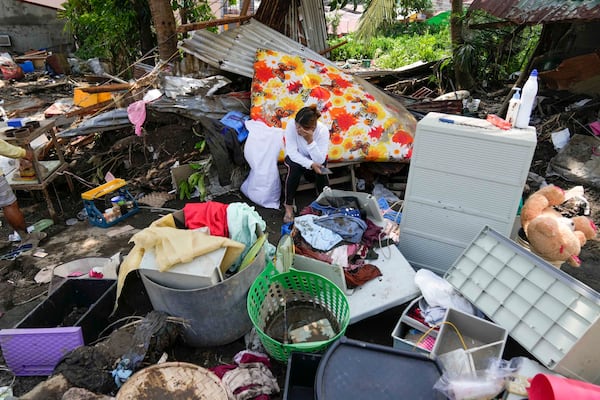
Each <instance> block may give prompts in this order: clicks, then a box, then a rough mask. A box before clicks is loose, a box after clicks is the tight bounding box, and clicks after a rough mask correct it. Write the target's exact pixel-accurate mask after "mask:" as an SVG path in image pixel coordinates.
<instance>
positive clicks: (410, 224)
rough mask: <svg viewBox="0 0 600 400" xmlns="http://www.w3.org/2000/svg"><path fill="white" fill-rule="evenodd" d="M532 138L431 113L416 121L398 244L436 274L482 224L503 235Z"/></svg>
mask: <svg viewBox="0 0 600 400" xmlns="http://www.w3.org/2000/svg"><path fill="white" fill-rule="evenodd" d="M536 144H537V136H536V132H535V128H533V127H529V128H525V129H511V130H502V129H500V128H497V127H495V126H494V125H492V124H491V123H489V122H487V121H486V120H483V119H477V118H470V117H463V116H456V115H448V114H442V113H434V112H431V113H429V114H427V115H426V116H425V117H424V118H423V119H422V120H421V121H419V122H418V124H417V129H416V133H415V142H414V147H413V154H412V158H411V161H410V168H409V172H408V182H407V186H406V192H405V197H404V205H403V210H402V220H401V222H400V241H399V243H398V247H399V249H400V251H401V252H402V254H403V255H404V257H405V258H406V259H407V260H408V261H409V263H410V264H411V265H412V266H413V267H414V268H416V269H419V268H427V269H430V270H432V271H434V272H436V273H438V274H440V275H443V274H444V273H445V272H446V270H448V268H450V266H452V264H453V263H454V261H455V260H456V259H457V258H458V257H459V256H460V255H461V254H462V252H463V250H464V249H465V248H466V247H467V246H468V245H469V243H471V241H472V240H473V239H474V238H475V237H476V236H477V235H478V234H479V232H481V230H482V229H483V227H484V226H489V227H491V228H493V229H494V230H496V231H497V232H499V233H501V234H503V235H505V236H507V237H508V236H510V234H511V232H512V230H513V226H514V224H515V219H516V217H517V211H518V207H519V202H520V200H521V196H522V193H523V187H524V185H525V182H526V180H527V175H528V173H529V169H530V165H531V161H532V159H533V153H534V151H535V147H536Z"/></svg>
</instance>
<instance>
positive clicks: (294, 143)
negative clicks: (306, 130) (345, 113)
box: [284, 118, 329, 169]
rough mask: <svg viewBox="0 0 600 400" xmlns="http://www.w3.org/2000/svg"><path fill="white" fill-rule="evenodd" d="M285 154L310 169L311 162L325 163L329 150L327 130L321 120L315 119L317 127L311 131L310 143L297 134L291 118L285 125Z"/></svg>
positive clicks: (294, 123)
mask: <svg viewBox="0 0 600 400" xmlns="http://www.w3.org/2000/svg"><path fill="white" fill-rule="evenodd" d="M284 135H285V154H286V155H287V156H288V157H289V158H290V159H291V160H292V161H293V162H295V163H296V164H300V165H302V166H303V167H304V168H306V169H310V168H311V166H312V163H313V162H315V163H317V164H319V165H322V164H324V163H325V160H326V158H327V152H328V151H329V130H328V129H327V127H326V126H325V125H323V124H322V123H321V122H319V121H317V127H316V128H315V132H314V133H313V141H312V143H311V144H308V143H306V140H305V139H304V138H303V137H302V136H300V135H298V131H297V130H296V122H295V120H294V119H293V118H292V119H290V120H289V121H288V123H287V125H286V127H285V132H284Z"/></svg>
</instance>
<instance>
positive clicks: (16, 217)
mask: <svg viewBox="0 0 600 400" xmlns="http://www.w3.org/2000/svg"><path fill="white" fill-rule="evenodd" d="M0 156H5V157H9V158H16V159H22V160H21V162H22V163H23V164H26V165H25V166H31V160H32V159H33V152H32V150H31V149H27V150H26V149H24V148H22V147H19V146H14V145H12V144H10V143H7V142H6V141H4V140H2V139H0ZM23 160H25V161H23ZM22 167H23V165H22ZM0 207H2V213H3V214H4V218H5V219H6V222H8V224H9V225H10V226H11V227H12V228H13V229H14V230H15V231H16V232H17V233H18V234H19V236H20V237H21V245H25V244H31V245H33V247H36V246H37V245H38V243H39V242H40V240H42V239H44V238H45V237H46V233H44V232H32V233H27V224H26V223H25V217H24V216H23V212H22V211H21V208H20V207H19V203H18V202H17V197H16V196H15V193H14V192H13V190H12V188H11V187H10V184H9V183H8V181H7V180H6V177H5V176H4V172H3V171H2V170H0Z"/></svg>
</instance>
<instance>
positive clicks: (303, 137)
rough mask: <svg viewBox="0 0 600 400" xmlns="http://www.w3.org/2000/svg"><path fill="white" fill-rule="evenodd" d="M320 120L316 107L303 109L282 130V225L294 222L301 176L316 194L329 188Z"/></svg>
mask: <svg viewBox="0 0 600 400" xmlns="http://www.w3.org/2000/svg"><path fill="white" fill-rule="evenodd" d="M320 116H321V113H319V111H318V110H317V106H316V105H311V106H307V107H303V108H301V109H300V110H299V111H298V112H297V113H296V116H295V118H294V121H293V122H292V121H291V120H290V121H289V122H288V124H287V126H286V128H285V132H284V137H285V161H284V164H285V165H286V167H287V169H288V171H287V174H286V176H285V182H284V201H283V205H284V208H285V214H284V216H283V222H284V223H289V222H292V221H293V220H294V197H295V196H296V190H298V185H299V184H300V178H301V177H302V176H303V175H305V176H306V177H307V179H309V180H311V179H314V181H315V185H316V187H317V190H318V191H319V192H321V191H322V190H323V188H324V187H325V186H327V185H328V184H329V178H328V176H327V175H326V174H324V173H323V168H325V164H326V162H327V154H328V152H329V129H327V127H326V126H325V125H324V124H323V123H321V122H319V121H318V119H319V117H320Z"/></svg>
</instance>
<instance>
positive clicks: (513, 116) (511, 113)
mask: <svg viewBox="0 0 600 400" xmlns="http://www.w3.org/2000/svg"><path fill="white" fill-rule="evenodd" d="M513 90H514V91H515V94H513V97H512V98H511V99H510V101H509V102H508V109H507V110H506V118H505V119H506V120H507V121H508V122H509V123H510V126H512V127H513V128H514V127H515V122H517V114H518V113H519V109H520V108H521V94H520V93H519V91H520V90H521V88H518V87H514V88H513Z"/></svg>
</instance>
